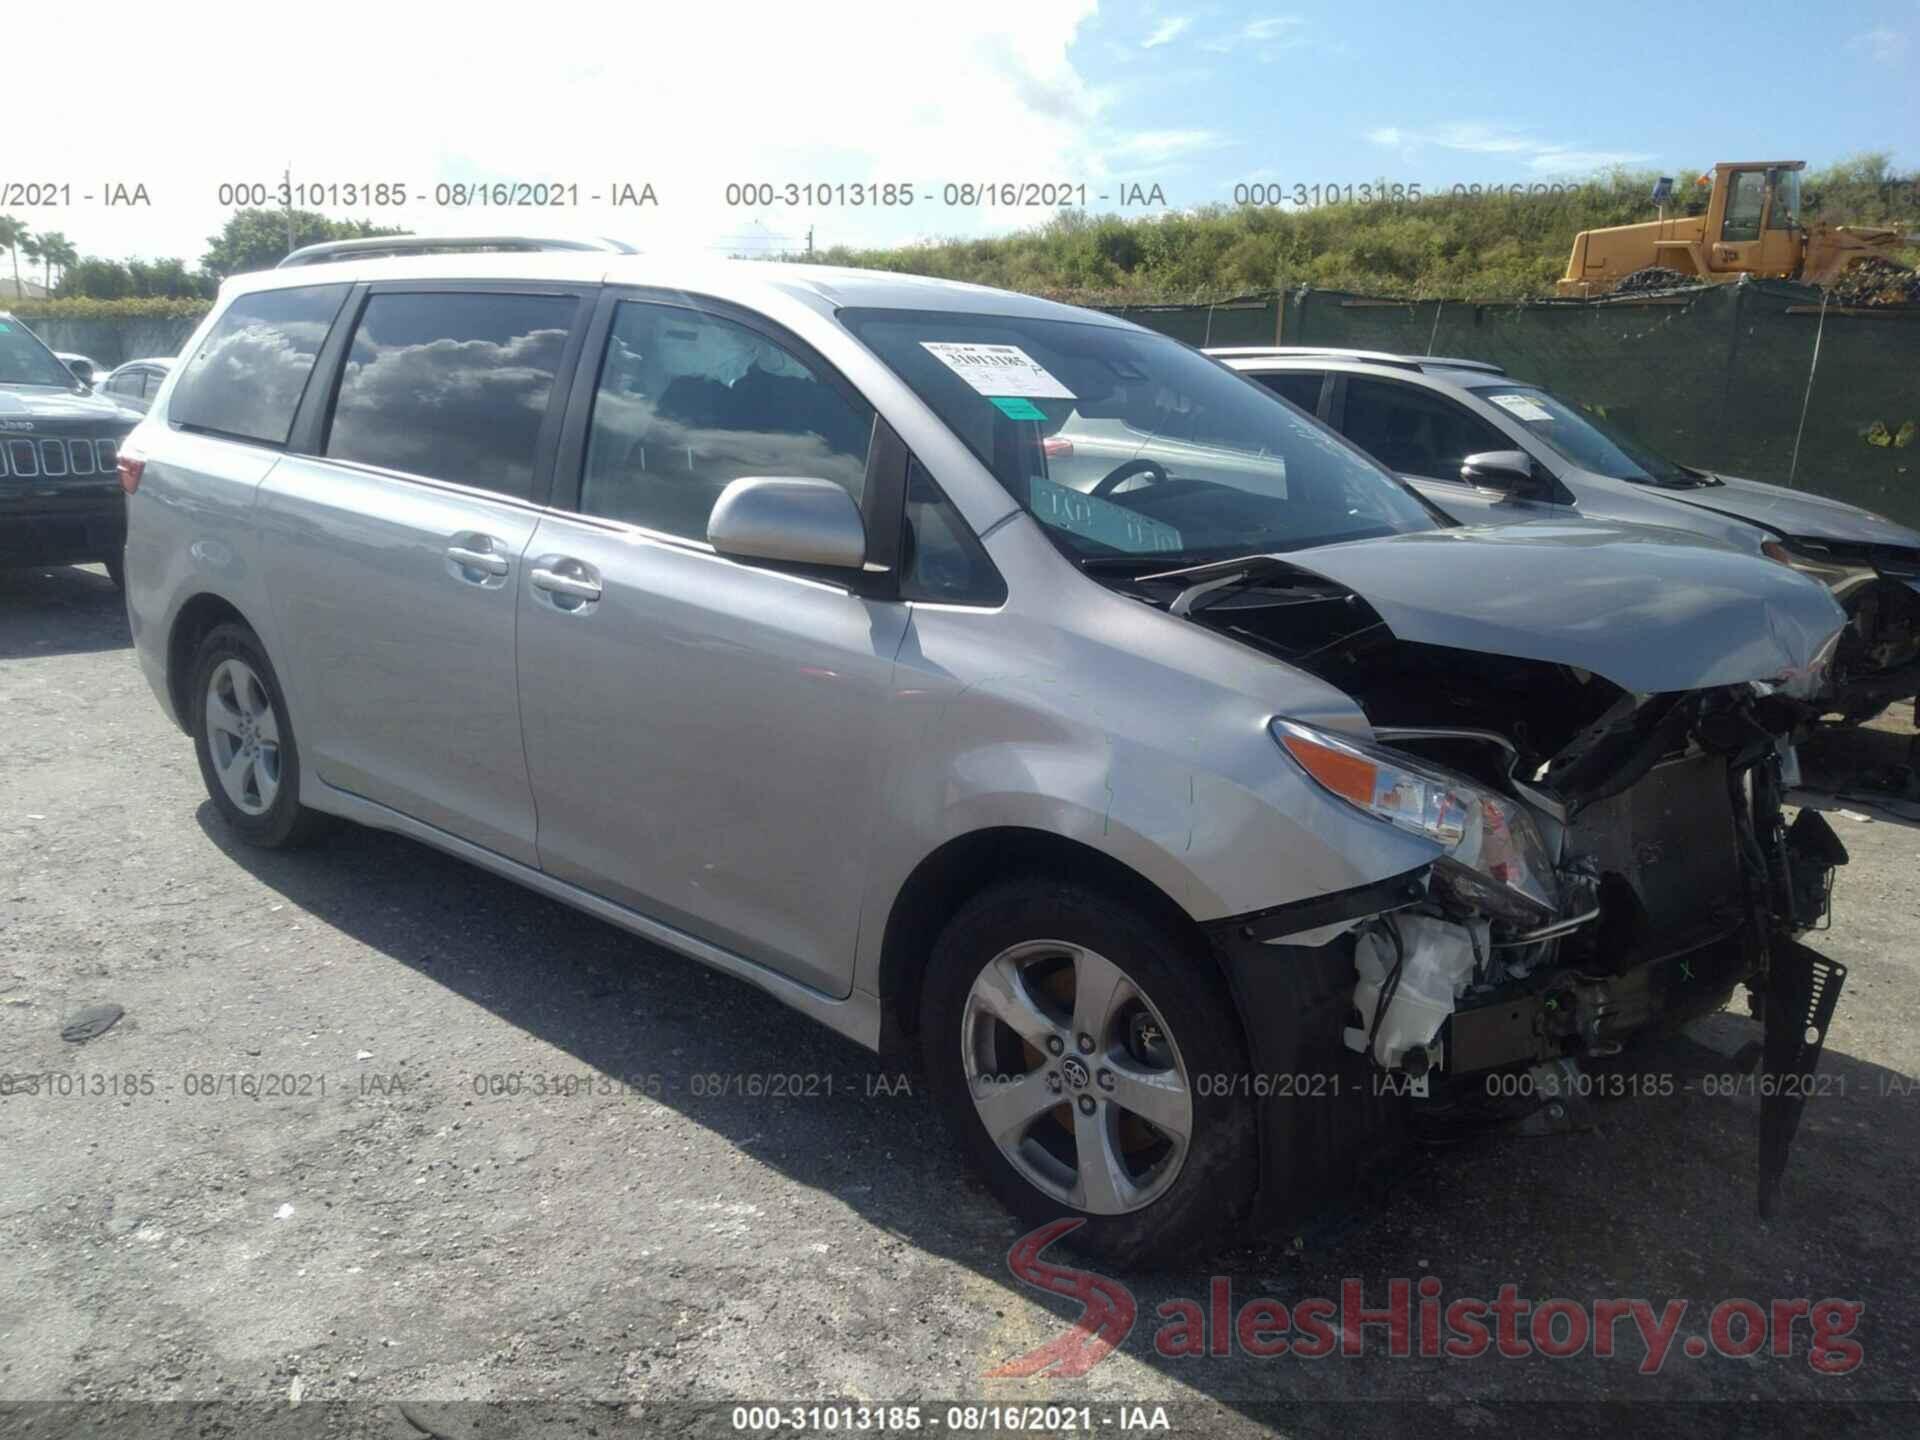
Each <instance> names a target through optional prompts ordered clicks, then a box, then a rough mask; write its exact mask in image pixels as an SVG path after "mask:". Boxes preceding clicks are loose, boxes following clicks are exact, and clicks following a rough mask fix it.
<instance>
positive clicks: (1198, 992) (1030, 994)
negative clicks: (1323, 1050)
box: [920, 880, 1258, 1264]
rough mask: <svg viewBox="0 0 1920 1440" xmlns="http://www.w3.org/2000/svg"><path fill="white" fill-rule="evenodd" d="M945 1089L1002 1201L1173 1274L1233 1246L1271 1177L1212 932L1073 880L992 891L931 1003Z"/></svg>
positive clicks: (941, 951)
mask: <svg viewBox="0 0 1920 1440" xmlns="http://www.w3.org/2000/svg"><path fill="white" fill-rule="evenodd" d="M920 1022H921V1046H922V1050H923V1054H924V1059H925V1065H926V1072H927V1077H928V1084H929V1086H930V1088H931V1090H932V1093H933V1095H934V1099H935V1101H936V1103H937V1104H938V1105H939V1107H940V1109H941V1111H942V1113H943V1114H944V1115H945V1117H946V1119H947V1121H948V1123H949V1125H950V1126H951V1127H952V1128H953V1130H954V1131H955V1133H956V1135H957V1137H958V1139H959V1141H960V1143H961V1145H962V1146H963V1147H964V1148H965V1149H966V1151H967V1152H968V1154H969V1155H971V1157H972V1158H973V1160H974V1162H975V1163H976V1164H977V1165H978V1166H979V1168H980V1170H981V1172H982V1174H983V1175H984V1177H985V1179H986V1181H987V1184H988V1185H989V1187H990V1188H991V1189H992V1190H993V1192H994V1194H995V1195H996V1196H998V1197H999V1199H1000V1200H1001V1202H1002V1203H1003V1204H1005V1205H1006V1206H1007V1208H1008V1209H1010V1210H1012V1211H1013V1212H1014V1213H1015V1214H1017V1215H1020V1216H1021V1217H1022V1218H1024V1219H1027V1220H1030V1221H1032V1222H1034V1223H1036V1224H1039V1223H1044V1222H1046V1221H1048V1220H1053V1219H1057V1218H1060V1217H1062V1216H1079V1217H1082V1218H1083V1219H1084V1221H1085V1223H1084V1224H1083V1225H1082V1226H1081V1227H1080V1228H1079V1229H1078V1230H1076V1231H1074V1232H1073V1233H1072V1235H1071V1236H1070V1237H1068V1238H1067V1239H1066V1241H1065V1242H1064V1243H1066V1244H1067V1245H1069V1246H1071V1247H1073V1248H1075V1249H1078V1250H1082V1251H1085V1252H1088V1253H1091V1254H1094V1255H1098V1256H1102V1257H1104V1258H1108V1259H1113V1260H1120V1261H1125V1262H1129V1263H1134V1264H1143V1263H1144V1264H1156V1263H1164V1262H1167V1261H1171V1260H1174V1259H1177V1258H1181V1257H1184V1256H1188V1255H1190V1254H1192V1253H1193V1252H1195V1251H1197V1250H1200V1249H1201V1248H1203V1247H1209V1246H1218V1245H1220V1244H1222V1243H1224V1242H1225V1241H1226V1240H1228V1239H1229V1238H1231V1234H1232V1232H1233V1230H1234V1229H1235V1228H1236V1227H1237V1224H1238V1222H1239V1221H1240V1220H1241V1219H1243V1218H1244V1216H1245V1214H1246V1212H1247V1210H1248V1208H1249V1206H1250V1203H1251V1200H1252V1196H1253V1190H1254V1185H1255V1180H1256V1176H1257V1170H1258V1166H1257V1151H1256V1140H1255V1128H1254V1115H1253V1106H1252V1102H1251V1100H1250V1099H1249V1098H1248V1097H1247V1095H1246V1094H1245V1093H1244V1090H1245V1087H1243V1086H1240V1085H1237V1084H1236V1083H1234V1079H1235V1078H1237V1077H1240V1076H1243V1075H1245V1073H1246V1069H1247V1060H1246V1050H1245V1046H1244V1043H1243V1041H1242V1038H1241V1029H1240V1023H1239V1018H1238V1016H1237V1015H1236V1013H1235V1011H1234V1008H1233V1004H1232V1002H1231V1000H1230V998H1229V997H1228V994H1227V989H1226V986H1225V984H1224V983H1223V982H1222V980H1221V978H1220V975H1219V972H1218V969H1217V967H1216V966H1215V964H1214V962H1213V959H1212V957H1211V956H1210V955H1208V954H1207V953H1206V951H1205V949H1204V948H1203V944H1202V942H1200V941H1199V940H1198V939H1197V938H1196V937H1191V936H1187V935H1183V934H1181V933H1179V931H1178V930H1177V929H1176V928H1174V927H1173V926H1171V925H1169V924H1166V923H1163V922H1162V921H1161V920H1160V919H1159V918H1157V917H1155V916H1153V915H1151V914H1149V913H1148V912H1147V911H1146V910H1144V909H1143V908H1140V907H1136V906H1134V905H1132V904H1130V903H1128V902H1126V901H1124V900H1121V899H1119V898H1117V897H1115V896H1111V895H1108V894H1105V893H1103V892H1101V891H1099V890H1096V889H1093V888H1091V887H1088V886H1084V885H1081V884H1078V883H1075V882H1072V881H1065V880H1054V881H1048V880H1033V881H1016V882H1011V883H1007V884H1003V885H998V886H995V887H994V888H992V889H990V890H987V891H985V892H983V893H982V894H980V895H978V896H976V897H975V898H974V899H973V900H971V901H969V902H968V903H967V904H966V905H964V906H963V907H962V908H961V909H960V911H959V912H958V913H957V914H956V915H955V916H954V917H953V919H952V920H951V921H950V922H949V923H948V925H947V927H946V929H945V930H944V931H943V932H942V933H941V936H940V938H939V940H938V942H937V943H936V944H935V946H934V950H933V954H932V956H931V958H930V960H929V968H928V974H927V979H926V985H925V988H924V991H923V998H922V1004H921V1016H920Z"/></svg>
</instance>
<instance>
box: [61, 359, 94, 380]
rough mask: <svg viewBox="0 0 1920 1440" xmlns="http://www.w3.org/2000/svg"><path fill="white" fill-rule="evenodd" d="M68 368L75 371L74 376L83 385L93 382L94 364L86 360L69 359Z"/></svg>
mask: <svg viewBox="0 0 1920 1440" xmlns="http://www.w3.org/2000/svg"><path fill="white" fill-rule="evenodd" d="M67 368H68V369H69V370H71V371H72V372H73V378H74V379H76V380H78V381H79V382H80V383H81V384H83V385H91V384H93V366H92V365H91V364H90V363H89V362H87V361H85V360H69V361H68V362H67Z"/></svg>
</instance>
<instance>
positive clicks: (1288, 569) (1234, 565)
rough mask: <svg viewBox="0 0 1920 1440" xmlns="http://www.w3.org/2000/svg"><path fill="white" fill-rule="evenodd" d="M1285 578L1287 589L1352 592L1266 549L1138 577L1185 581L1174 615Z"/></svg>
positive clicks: (1319, 593)
mask: <svg viewBox="0 0 1920 1440" xmlns="http://www.w3.org/2000/svg"><path fill="white" fill-rule="evenodd" d="M1283 577H1284V578H1285V579H1286V580H1287V581H1288V582H1289V583H1288V584H1287V585H1286V586H1285V587H1284V588H1286V589H1289V590H1306V591H1312V592H1316V594H1317V597H1325V596H1329V595H1347V594H1350V593H1351V592H1350V591H1349V590H1348V589H1347V587H1346V586H1344V585H1339V584H1336V583H1335V582H1333V581H1331V580H1325V579H1322V578H1321V577H1320V576H1318V575H1315V574H1313V573H1312V572H1310V571H1306V570H1302V569H1300V567H1299V566H1297V565H1294V564H1293V563H1291V562H1290V561H1287V560H1283V559H1282V558H1280V557H1279V556H1278V555H1274V554H1271V553H1269V552H1266V551H1260V552H1257V553H1255V554H1252V555H1243V556H1241V557H1239V558H1238V559H1232V560H1212V561H1209V562H1207V563H1206V564H1204V565H1192V566H1189V567H1187V568H1186V569H1184V570H1163V571H1161V572H1159V573H1158V574H1154V575H1142V576H1140V577H1139V578H1140V581H1141V582H1142V583H1143V584H1151V583H1154V582H1182V588H1181V590H1180V593H1179V594H1178V595H1176V596H1175V597H1174V598H1173V603H1172V604H1171V605H1169V606H1168V607H1167V612H1168V613H1169V614H1171V615H1182V616H1185V615H1191V614H1193V612H1194V611H1196V610H1200V609H1204V608H1205V607H1206V606H1208V605H1211V604H1212V603H1213V602H1214V601H1215V600H1218V599H1220V598H1221V597H1223V596H1225V595H1227V594H1229V593H1231V592H1232V591H1235V590H1238V589H1240V588H1242V587H1243V586H1248V585H1260V584H1271V583H1272V582H1273V581H1274V580H1276V579H1280V578H1283Z"/></svg>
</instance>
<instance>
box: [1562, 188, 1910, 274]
mask: <svg viewBox="0 0 1920 1440" xmlns="http://www.w3.org/2000/svg"><path fill="white" fill-rule="evenodd" d="M1806 166H1807V162H1806V161H1804V160H1739V161H1728V162H1725V163H1723V164H1719V165H1716V166H1714V167H1713V176H1712V179H1711V181H1709V179H1708V177H1707V176H1705V175H1702V176H1701V177H1700V180H1699V185H1698V188H1699V189H1702V190H1706V189H1707V187H1708V185H1709V184H1711V186H1712V188H1711V190H1710V191H1708V194H1707V197H1706V206H1705V209H1704V210H1699V211H1698V213H1694V214H1682V215H1675V216H1672V217H1669V216H1668V215H1667V213H1666V211H1667V208H1668V207H1667V204H1666V201H1667V199H1668V198H1669V197H1668V192H1667V187H1666V183H1665V182H1662V188H1661V189H1660V190H1657V191H1655V199H1656V200H1657V201H1660V202H1661V210H1660V216H1661V218H1660V219H1658V220H1650V221H1647V222H1646V223H1644V224H1640V225H1615V226H1612V227H1610V228H1608V229H1605V230H1582V231H1581V232H1580V233H1579V234H1578V235H1576V236H1574V238H1573V254H1572V255H1571V256H1570V257H1569V258H1568V260H1567V273H1566V275H1565V276H1564V277H1563V278H1562V279H1561V281H1560V283H1559V285H1558V287H1557V289H1558V291H1559V293H1560V294H1561V295H1564V296H1572V297H1575V298H1581V299H1584V298H1588V297H1591V296H1595V295H1604V294H1606V293H1607V292H1608V291H1610V290H1612V289H1614V287H1616V286H1617V285H1619V284H1620V282H1621V281H1622V280H1625V279H1626V278H1627V277H1628V276H1630V275H1639V274H1640V273H1641V272H1644V271H1650V270H1658V271H1671V272H1673V274H1674V277H1675V278H1674V279H1673V282H1672V283H1675V284H1681V283H1698V282H1700V281H1717V280H1734V279H1738V278H1739V277H1740V276H1742V275H1751V276H1753V277H1755V278H1756V279H1773V280H1798V281H1800V282H1802V283H1804V284H1808V285H1831V284H1833V283H1834V282H1835V281H1837V280H1838V279H1840V277H1841V276H1842V275H1843V274H1845V272H1846V271H1847V270H1848V269H1849V268H1850V267H1852V266H1854V265H1857V264H1859V263H1861V262H1862V261H1891V260H1892V258H1893V253H1894V251H1895V250H1897V249H1898V248H1899V246H1900V245H1901V243H1902V238H1903V237H1902V235H1901V233H1900V231H1899V230H1897V229H1890V228H1887V227H1885V226H1859V225H1829V224H1827V223H1826V222H1825V221H1816V222H1815V223H1814V224H1813V225H1812V226H1804V225H1802V224H1801V223H1800V172H1801V171H1802V170H1804V169H1806ZM1696 208H1697V207H1696Z"/></svg>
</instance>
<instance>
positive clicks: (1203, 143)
mask: <svg viewBox="0 0 1920 1440" xmlns="http://www.w3.org/2000/svg"><path fill="white" fill-rule="evenodd" d="M1226 143H1227V137H1226V136H1224V135H1222V134H1220V133H1219V132H1218V131H1215V130H1140V131H1136V132H1135V133H1133V134H1131V135H1129V136H1127V137H1125V138H1124V139H1122V140H1119V141H1116V142H1115V143H1114V144H1112V145H1110V146H1108V147H1107V150H1108V153H1109V154H1111V155H1113V156H1114V157H1115V158H1116V159H1121V160H1135V161H1140V162H1142V163H1144V164H1156V163H1158V162H1160V161H1164V160H1172V159H1175V158H1177V157H1179V156H1182V155H1192V154H1195V153H1196V152H1198V151H1202V150H1216V149H1218V148H1219V147H1220V146H1222V145H1225V144H1226Z"/></svg>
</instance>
